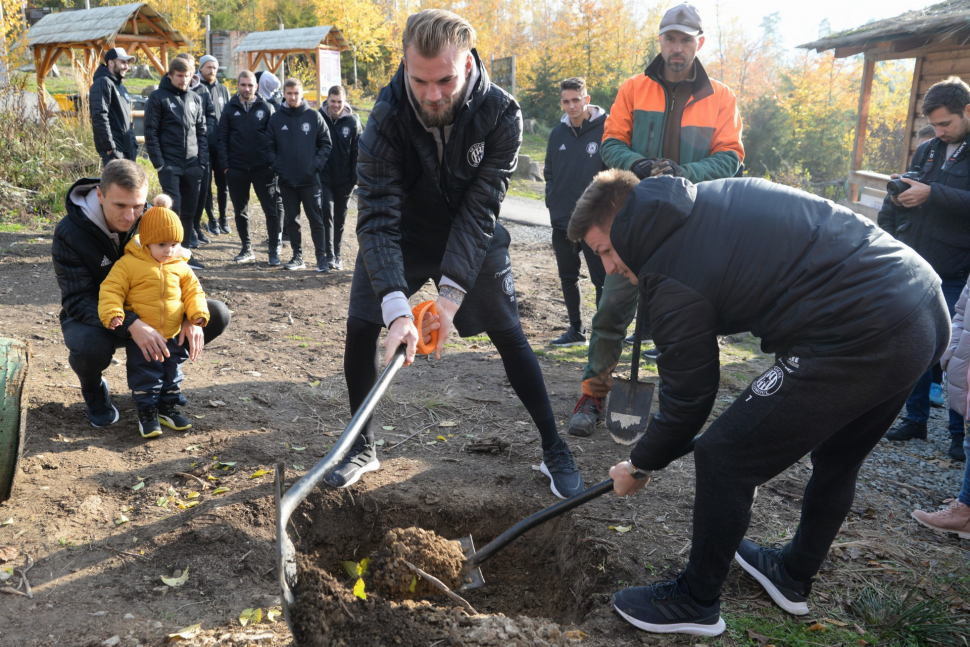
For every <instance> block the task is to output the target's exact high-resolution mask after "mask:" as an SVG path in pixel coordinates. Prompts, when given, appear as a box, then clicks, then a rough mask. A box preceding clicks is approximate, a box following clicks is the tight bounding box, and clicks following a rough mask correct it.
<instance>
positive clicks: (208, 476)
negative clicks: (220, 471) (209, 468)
mask: <svg viewBox="0 0 970 647" xmlns="http://www.w3.org/2000/svg"><path fill="white" fill-rule="evenodd" d="M205 480H207V481H218V480H219V479H217V478H216V477H214V476H213V475H212V474H209V475H207V476H206V477H205Z"/></svg>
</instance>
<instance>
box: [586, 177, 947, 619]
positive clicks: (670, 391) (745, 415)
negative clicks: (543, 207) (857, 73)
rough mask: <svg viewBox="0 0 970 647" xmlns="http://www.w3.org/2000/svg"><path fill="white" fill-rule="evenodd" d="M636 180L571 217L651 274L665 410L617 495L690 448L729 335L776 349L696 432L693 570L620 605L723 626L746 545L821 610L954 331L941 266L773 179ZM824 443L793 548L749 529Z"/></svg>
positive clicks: (592, 240) (618, 258)
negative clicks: (848, 533)
mask: <svg viewBox="0 0 970 647" xmlns="http://www.w3.org/2000/svg"><path fill="white" fill-rule="evenodd" d="M638 182H639V181H638V180H637V177H636V176H635V175H633V173H630V172H629V171H620V170H610V171H605V172H603V173H601V174H599V175H598V176H597V177H596V179H595V180H594V181H593V184H592V185H590V187H589V188H588V189H587V190H586V192H585V193H584V194H583V197H582V198H581V199H580V201H579V204H578V205H577V207H576V211H575V212H574V213H573V216H572V218H571V220H570V223H569V230H568V233H569V237H570V238H571V239H572V240H580V239H584V240H585V241H586V243H588V244H589V246H590V247H592V248H593V250H594V251H595V252H596V253H597V254H598V255H599V256H600V257H601V258H602V259H603V266H604V267H605V269H606V271H607V272H608V273H610V274H623V275H625V276H626V277H627V278H628V279H629V280H630V282H632V283H634V284H638V285H639V289H640V300H641V302H642V303H643V316H645V317H646V318H645V320H644V323H649V324H650V330H651V332H652V334H653V340H654V343H655V344H656V345H657V348H658V349H660V359H659V360H658V362H657V366H658V370H659V373H660V379H661V380H662V386H661V388H660V391H659V397H658V411H657V413H656V414H655V415H654V417H653V419H652V420H651V421H650V425H649V427H648V429H647V432H646V434H645V435H644V436H643V437H642V438H641V439H640V442H639V443H638V444H637V445H636V446H635V447H634V449H633V452H632V454H631V455H630V460H629V461H624V462H622V463H619V464H617V465H616V466H614V467H613V468H611V469H610V476H611V477H612V478H613V481H614V490H615V491H616V493H617V494H618V495H620V496H625V495H627V494H632V493H633V492H636V491H637V490H640V489H641V488H643V487H644V486H645V485H646V483H647V482H648V480H649V475H650V471H651V470H659V469H663V468H664V467H666V466H667V465H668V464H669V463H670V462H671V461H672V460H674V459H675V458H677V457H678V456H681V455H683V454H684V453H686V452H688V451H690V445H691V442H692V441H693V440H694V436H695V435H696V434H697V432H699V431H700V430H701V427H702V426H703V425H704V423H705V421H706V420H707V418H708V416H709V415H710V413H711V408H712V406H713V404H714V400H715V398H716V396H717V389H718V381H719V376H720V364H719V355H718V343H717V337H718V335H731V334H735V333H739V332H744V331H750V332H751V333H752V334H753V335H755V336H757V337H760V338H761V347H762V349H763V350H764V351H765V352H769V353H774V354H775V358H776V359H775V363H774V365H773V366H772V367H771V368H770V369H768V370H767V371H766V372H765V373H764V374H762V375H761V376H760V377H758V378H757V379H755V380H754V381H753V382H752V383H751V384H750V385H749V386H748V388H746V389H745V390H744V391H742V393H741V395H740V396H739V397H738V398H737V400H735V401H734V403H733V404H732V405H731V406H730V407H729V408H728V409H727V410H726V411H725V412H724V413H722V414H721V415H720V416H719V417H718V418H717V419H716V420H715V421H714V422H712V423H711V425H710V427H708V429H707V431H705V432H704V434H703V435H702V436H700V437H699V438H698V439H697V441H696V444H695V446H694V464H695V466H696V480H697V482H696V493H695V496H694V529H693V542H692V544H691V551H690V558H689V559H688V561H687V567H686V569H685V570H684V572H683V573H682V574H681V575H680V577H679V578H678V579H677V580H676V581H673V582H657V583H654V584H652V585H650V586H638V587H633V588H628V589H625V590H622V591H620V592H618V593H616V594H615V595H614V596H613V605H614V607H615V608H616V609H617V611H619V613H620V614H621V615H622V616H623V617H624V618H625V619H626V620H627V621H629V622H630V623H632V624H633V625H635V626H637V627H639V628H641V629H645V630H647V631H656V632H663V633H689V634H696V635H704V636H716V635H718V634H720V633H721V632H722V631H724V621H723V620H721V618H720V602H719V596H720V593H721V585H722V584H723V583H724V580H725V578H726V577H727V572H728V567H729V566H730V563H731V558H732V557H734V558H735V559H736V560H737V561H738V563H739V564H740V565H741V566H742V567H743V568H744V570H746V571H747V572H748V573H750V574H751V575H753V576H754V577H755V578H756V579H757V580H758V582H759V583H760V584H761V585H762V586H764V587H765V589H766V590H767V591H768V593H769V594H770V595H771V597H772V599H773V600H774V601H775V602H776V603H777V604H778V605H779V606H781V607H782V608H783V609H785V610H786V611H788V612H789V613H792V614H796V615H804V614H807V613H808V612H809V610H808V601H807V598H808V595H809V592H810V590H811V583H812V578H813V577H814V576H815V574H816V573H817V572H818V569H819V567H820V566H821V565H822V561H823V560H824V559H825V556H826V555H827V554H828V550H829V546H831V544H832V541H833V540H834V539H835V537H836V535H837V534H838V532H839V528H840V527H841V526H842V522H843V521H844V520H845V517H846V515H847V514H848V513H849V508H850V506H851V505H852V499H853V497H854V496H855V482H856V476H857V474H858V473H859V467H860V466H861V465H862V461H863V460H865V458H866V455H868V454H869V452H870V451H871V450H872V448H873V447H875V445H876V443H877V442H879V439H880V438H881V437H882V435H883V434H884V433H885V432H886V430H887V429H889V426H890V425H891V424H892V422H893V420H895V418H896V414H898V413H899V411H900V409H901V408H902V406H903V404H904V403H905V402H906V398H907V397H908V396H909V394H910V392H911V391H912V389H913V384H915V383H916V380H918V379H919V378H920V376H921V375H922V374H923V373H924V372H925V371H926V370H927V369H928V368H929V367H931V366H932V365H933V364H934V363H936V361H937V360H938V359H939V358H940V356H941V355H942V354H943V351H944V350H945V349H946V347H947V343H948V342H949V339H950V330H949V328H950V323H949V316H948V314H947V310H946V303H945V301H944V299H943V292H942V290H941V289H940V278H939V277H938V276H937V275H936V273H935V272H934V271H933V269H932V268H931V267H930V266H929V265H928V264H927V263H926V261H924V260H923V259H922V258H920V257H919V256H918V255H917V254H916V253H915V252H914V251H913V250H912V249H910V248H909V247H907V246H906V245H903V244H902V243H899V242H897V241H896V240H895V239H893V238H892V237H891V236H889V235H888V234H886V233H884V232H883V231H882V230H880V229H879V228H877V227H876V226H875V225H874V224H873V223H872V222H870V221H868V220H865V219H863V218H861V217H859V216H857V215H856V214H854V213H852V212H851V211H849V210H848V209H845V208H843V207H839V206H836V205H835V204H833V203H832V202H830V201H828V200H824V199H822V198H818V197H815V196H813V195H810V194H807V193H804V192H802V191H796V190H794V189H790V188H788V187H784V186H781V185H778V184H772V183H770V182H766V181H764V180H759V179H728V180H714V181H710V182H704V183H702V184H698V185H693V184H691V183H690V182H689V181H688V180H686V179H684V178H679V177H668V176H659V177H656V178H647V179H646V180H644V181H642V182H639V183H638ZM809 453H811V460H812V477H811V479H810V480H809V482H808V486H807V487H806V488H805V494H804V499H803V503H802V516H801V521H800V522H799V525H798V530H797V532H796V533H795V536H794V537H793V538H792V540H791V541H790V542H789V543H788V544H787V545H786V546H784V547H783V548H762V547H760V546H758V545H757V544H755V543H754V542H751V541H748V540H746V539H745V538H744V535H745V531H746V530H747V528H748V523H749V522H750V520H751V506H752V503H753V501H754V494H755V490H756V488H757V487H758V486H759V485H762V484H763V483H765V482H767V481H768V480H770V479H772V478H774V477H775V476H777V475H778V474H780V473H782V472H783V471H784V470H786V469H788V467H790V466H791V465H792V464H794V463H795V462H796V461H798V460H799V459H800V458H802V457H803V456H805V455H806V454H809Z"/></svg>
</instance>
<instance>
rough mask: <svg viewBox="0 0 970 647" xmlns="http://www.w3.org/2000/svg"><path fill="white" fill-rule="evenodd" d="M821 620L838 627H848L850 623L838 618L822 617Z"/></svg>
mask: <svg viewBox="0 0 970 647" xmlns="http://www.w3.org/2000/svg"><path fill="white" fill-rule="evenodd" d="M821 622H827V623H829V624H830V625H835V626H836V627H848V626H849V625H848V624H846V623H844V622H839V621H838V620H833V619H832V618H822V620H821Z"/></svg>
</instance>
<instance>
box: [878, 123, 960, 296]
mask: <svg viewBox="0 0 970 647" xmlns="http://www.w3.org/2000/svg"><path fill="white" fill-rule="evenodd" d="M968 141H970V136H968ZM934 150H935V153H934V155H933V157H934V159H933V162H932V164H928V163H927V158H928V157H929V155H930V151H934ZM958 150H959V149H958ZM945 161H946V142H944V141H942V140H940V139H938V138H935V137H934V138H933V139H931V140H930V141H928V142H924V143H923V145H922V146H920V147H919V148H918V149H917V150H916V153H915V154H914V155H913V162H912V164H911V165H910V167H909V170H910V171H915V172H918V173H920V174H921V179H920V181H921V182H923V183H924V184H929V185H930V197H929V199H928V200H927V201H926V202H924V203H923V204H921V205H920V206H918V207H912V208H910V207H903V206H897V205H895V204H893V201H892V199H891V198H890V197H889V196H888V195H887V196H886V199H885V200H884V201H883V203H882V209H881V210H880V211H879V217H878V222H879V226H880V227H882V228H883V229H885V230H886V231H887V232H888V233H889V234H891V235H893V236H895V237H896V238H897V239H898V240H900V241H902V242H904V243H906V244H907V245H909V246H910V247H912V248H913V249H915V250H916V252H917V253H918V254H919V255H920V256H922V257H923V258H925V259H926V261H927V262H928V263H929V264H930V265H932V266H933V269H934V270H936V273H937V274H939V275H940V277H941V278H944V279H960V280H966V278H967V274H968V273H970V144H968V145H967V146H966V147H965V148H964V149H963V150H962V151H961V152H960V155H959V156H958V157H957V159H955V160H954V161H953V163H952V164H951V165H950V166H949V167H947V169H946V171H943V170H942V169H943V164H944V162H945Z"/></svg>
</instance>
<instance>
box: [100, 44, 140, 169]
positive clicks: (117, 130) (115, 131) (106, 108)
mask: <svg viewBox="0 0 970 647" xmlns="http://www.w3.org/2000/svg"><path fill="white" fill-rule="evenodd" d="M133 60H135V57H134V56H128V52H126V51H125V48H124V47H115V48H114V49H109V50H108V51H107V52H106V53H105V55H104V64H103V65H99V66H98V69H97V71H96V72H95V73H94V83H92V84H91V99H90V103H91V127H92V128H93V129H94V148H95V150H97V151H98V155H100V156H101V162H102V163H103V164H107V163H108V162H110V161H111V160H114V159H129V160H133V159H135V158H136V157H137V156H138V142H137V141H136V140H135V131H134V130H132V128H131V98H130V97H129V96H128V90H127V89H125V86H124V83H123V81H124V79H125V75H126V74H127V73H128V67H129V65H130V63H131V61H133Z"/></svg>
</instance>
